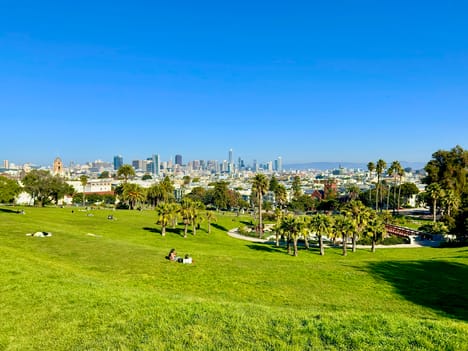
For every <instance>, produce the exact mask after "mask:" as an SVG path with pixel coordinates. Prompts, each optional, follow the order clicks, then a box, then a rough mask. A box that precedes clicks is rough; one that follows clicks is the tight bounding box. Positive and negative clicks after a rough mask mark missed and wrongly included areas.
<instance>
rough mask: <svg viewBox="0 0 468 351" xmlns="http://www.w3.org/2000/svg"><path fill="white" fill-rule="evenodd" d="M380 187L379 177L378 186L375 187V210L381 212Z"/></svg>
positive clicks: (378, 179)
mask: <svg viewBox="0 0 468 351" xmlns="http://www.w3.org/2000/svg"><path fill="white" fill-rule="evenodd" d="M379 185H380V176H378V177H377V184H376V186H375V210H376V211H378V210H379Z"/></svg>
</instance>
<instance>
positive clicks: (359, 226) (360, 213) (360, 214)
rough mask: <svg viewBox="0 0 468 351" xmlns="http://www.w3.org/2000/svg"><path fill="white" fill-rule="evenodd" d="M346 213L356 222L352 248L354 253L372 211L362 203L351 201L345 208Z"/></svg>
mask: <svg viewBox="0 0 468 351" xmlns="http://www.w3.org/2000/svg"><path fill="white" fill-rule="evenodd" d="M343 210H344V212H345V213H346V215H347V216H348V217H350V218H351V219H352V221H353V222H354V228H355V230H354V231H353V233H352V234H353V235H352V238H351V239H352V247H353V252H356V242H357V239H358V238H359V237H360V236H361V235H362V233H363V231H364V228H365V226H366V224H367V221H368V219H369V212H370V210H369V209H368V207H366V206H364V205H363V204H362V202H361V201H351V202H349V203H347V204H346V205H345V207H344V209H343Z"/></svg>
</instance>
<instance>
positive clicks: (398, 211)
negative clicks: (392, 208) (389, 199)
mask: <svg viewBox="0 0 468 351" xmlns="http://www.w3.org/2000/svg"><path fill="white" fill-rule="evenodd" d="M400 195H401V177H400V180H399V182H398V204H397V213H400Z"/></svg>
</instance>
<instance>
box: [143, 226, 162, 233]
mask: <svg viewBox="0 0 468 351" xmlns="http://www.w3.org/2000/svg"><path fill="white" fill-rule="evenodd" d="M143 230H146V231H148V232H150V233H156V234H161V230H160V229H158V228H151V227H143Z"/></svg>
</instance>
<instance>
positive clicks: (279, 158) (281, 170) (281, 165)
mask: <svg viewBox="0 0 468 351" xmlns="http://www.w3.org/2000/svg"><path fill="white" fill-rule="evenodd" d="M277 161H278V168H277V171H278V172H283V158H282V157H281V156H278V159H277Z"/></svg>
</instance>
